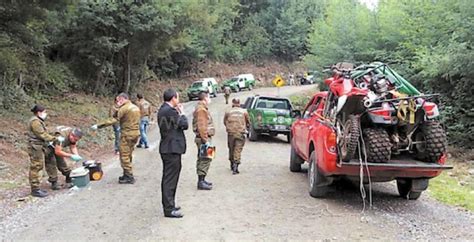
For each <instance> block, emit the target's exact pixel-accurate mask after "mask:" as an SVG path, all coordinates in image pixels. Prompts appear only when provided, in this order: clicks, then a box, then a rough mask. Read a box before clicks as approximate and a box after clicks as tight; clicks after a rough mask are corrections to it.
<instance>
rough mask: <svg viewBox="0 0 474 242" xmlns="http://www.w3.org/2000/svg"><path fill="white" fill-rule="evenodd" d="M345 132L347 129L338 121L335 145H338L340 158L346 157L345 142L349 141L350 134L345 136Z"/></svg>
mask: <svg viewBox="0 0 474 242" xmlns="http://www.w3.org/2000/svg"><path fill="white" fill-rule="evenodd" d="M346 130H347V128H346V127H345V126H344V125H342V124H341V122H340V121H337V133H338V134H337V136H338V138H337V139H338V141H337V144H338V145H339V148H340V150H341V156H343V157H345V156H346V155H347V140H348V139H350V133H349V135H346Z"/></svg>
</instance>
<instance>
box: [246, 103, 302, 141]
mask: <svg viewBox="0 0 474 242" xmlns="http://www.w3.org/2000/svg"><path fill="white" fill-rule="evenodd" d="M242 108H245V109H247V112H248V113H249V117H250V128H249V133H248V138H249V140H250V141H256V140H258V137H259V135H261V134H269V135H270V136H277V135H279V134H283V135H286V137H287V142H290V140H291V136H290V129H291V125H292V124H293V122H294V121H295V119H296V117H297V116H298V115H300V114H299V113H298V111H295V110H293V105H292V104H291V102H290V100H289V99H287V98H282V97H270V96H259V95H256V96H252V97H249V98H247V100H246V101H245V103H244V104H242Z"/></svg>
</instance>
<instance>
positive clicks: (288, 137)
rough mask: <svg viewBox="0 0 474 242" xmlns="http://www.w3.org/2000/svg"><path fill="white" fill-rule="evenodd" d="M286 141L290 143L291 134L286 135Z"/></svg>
mask: <svg viewBox="0 0 474 242" xmlns="http://www.w3.org/2000/svg"><path fill="white" fill-rule="evenodd" d="M286 143H291V134H287V135H286Z"/></svg>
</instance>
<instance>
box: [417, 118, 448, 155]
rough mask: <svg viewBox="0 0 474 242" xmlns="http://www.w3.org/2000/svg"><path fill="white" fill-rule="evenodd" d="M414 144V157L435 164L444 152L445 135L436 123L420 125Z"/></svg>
mask: <svg viewBox="0 0 474 242" xmlns="http://www.w3.org/2000/svg"><path fill="white" fill-rule="evenodd" d="M415 142H416V143H415V152H416V157H417V158H418V159H420V160H422V161H427V162H437V161H438V160H439V159H440V158H441V156H442V155H443V154H444V153H445V152H446V133H445V132H444V129H443V127H442V126H441V124H440V123H438V122H426V123H424V124H422V125H421V126H420V128H419V131H418V132H417V133H416V135H415Z"/></svg>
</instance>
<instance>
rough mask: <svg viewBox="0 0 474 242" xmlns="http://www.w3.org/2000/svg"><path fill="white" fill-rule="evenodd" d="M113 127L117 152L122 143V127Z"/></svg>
mask: <svg viewBox="0 0 474 242" xmlns="http://www.w3.org/2000/svg"><path fill="white" fill-rule="evenodd" d="M112 127H113V128H114V136H115V141H114V149H115V151H116V152H117V151H119V143H120V125H118V124H116V125H114V126H112Z"/></svg>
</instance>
